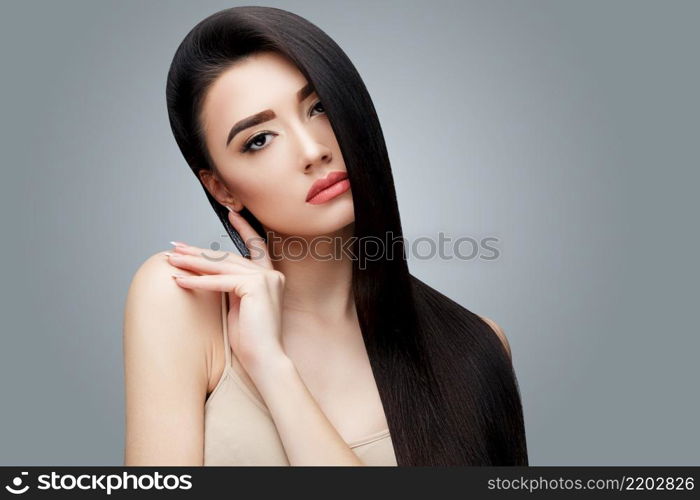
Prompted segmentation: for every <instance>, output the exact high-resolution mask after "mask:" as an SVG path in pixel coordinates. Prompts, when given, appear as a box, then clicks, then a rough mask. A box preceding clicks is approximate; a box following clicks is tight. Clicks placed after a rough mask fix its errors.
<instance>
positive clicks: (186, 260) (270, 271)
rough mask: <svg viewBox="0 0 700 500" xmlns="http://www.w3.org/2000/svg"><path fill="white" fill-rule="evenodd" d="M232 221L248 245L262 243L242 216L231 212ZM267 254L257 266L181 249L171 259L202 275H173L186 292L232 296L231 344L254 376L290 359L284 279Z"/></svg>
mask: <svg viewBox="0 0 700 500" xmlns="http://www.w3.org/2000/svg"><path fill="white" fill-rule="evenodd" d="M229 220H230V221H231V224H232V225H233V227H234V228H235V229H236V230H237V231H238V232H239V233H240V235H241V237H242V238H243V240H244V241H246V242H249V241H251V239H252V238H260V236H259V235H258V233H257V232H256V231H255V230H254V229H253V228H252V226H251V225H250V224H248V222H247V221H246V220H245V219H244V218H243V217H242V216H241V215H239V214H238V213H237V212H233V211H231V212H230V213H229ZM256 241H262V239H261V238H260V239H259V240H256ZM264 251H265V253H264V254H263V255H262V256H261V257H260V258H258V259H257V260H251V259H246V258H245V257H242V256H240V255H235V254H233V253H229V255H228V256H226V258H225V259H223V260H219V259H218V258H216V259H215V258H213V256H210V257H208V256H209V255H210V252H208V251H206V250H205V249H202V248H197V247H193V246H188V245H184V246H183V245H181V244H178V245H176V246H175V248H174V253H172V254H170V255H169V257H168V259H169V262H170V263H171V264H172V265H174V266H177V267H179V268H182V269H186V270H188V271H193V272H196V273H200V274H201V276H184V277H175V276H176V275H173V277H175V281H176V282H177V284H178V285H180V286H181V287H183V288H199V289H203V290H218V291H225V292H228V296H229V303H230V308H229V313H228V318H227V321H228V336H229V343H230V345H231V348H232V349H233V352H234V353H235V354H236V357H237V358H238V359H239V361H240V362H241V365H243V368H245V369H246V371H248V372H249V373H251V374H252V373H253V372H254V371H255V370H256V369H257V367H260V366H261V365H265V364H266V363H271V362H274V361H277V360H279V359H284V358H286V354H285V352H284V348H283V346H282V299H283V296H284V281H285V279H284V275H283V274H282V273H281V272H279V271H277V270H275V269H274V268H273V266H272V263H271V261H270V258H269V255H268V254H267V248H264ZM251 255H252V252H251ZM181 276H182V275H181Z"/></svg>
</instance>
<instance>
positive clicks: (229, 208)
mask: <svg viewBox="0 0 700 500" xmlns="http://www.w3.org/2000/svg"><path fill="white" fill-rule="evenodd" d="M224 206H225V207H226V209H227V210H228V211H229V212H233V210H231V207H229V206H228V205H224Z"/></svg>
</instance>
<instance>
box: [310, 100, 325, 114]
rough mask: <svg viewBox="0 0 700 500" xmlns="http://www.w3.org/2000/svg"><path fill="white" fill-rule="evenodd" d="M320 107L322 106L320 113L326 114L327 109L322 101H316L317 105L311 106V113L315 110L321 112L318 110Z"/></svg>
mask: <svg viewBox="0 0 700 500" xmlns="http://www.w3.org/2000/svg"><path fill="white" fill-rule="evenodd" d="M319 106H320V108H321V109H320V113H325V112H326V108H324V107H323V104H322V103H321V101H316V104H314V105H313V106H311V111H313V110H317V111H319V109H318V108H319Z"/></svg>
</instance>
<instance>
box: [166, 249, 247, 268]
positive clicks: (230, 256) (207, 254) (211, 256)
mask: <svg viewBox="0 0 700 500" xmlns="http://www.w3.org/2000/svg"><path fill="white" fill-rule="evenodd" d="M170 253H171V254H176V255H194V256H201V257H203V258H205V259H208V260H211V261H215V262H219V261H228V262H237V263H239V264H242V265H244V266H248V267H249V268H251V269H256V266H255V265H254V264H252V263H251V262H250V260H249V259H246V258H245V257H243V256H242V255H237V254H236V253H234V252H223V255H217V254H216V253H214V251H213V250H205V249H204V248H199V247H195V246H192V245H185V244H184V243H181V244H179V245H178V246H176V247H175V248H173V250H172V252H170Z"/></svg>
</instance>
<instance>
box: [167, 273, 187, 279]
mask: <svg viewBox="0 0 700 500" xmlns="http://www.w3.org/2000/svg"><path fill="white" fill-rule="evenodd" d="M171 276H172V277H173V278H175V279H177V278H187V276H185V275H184V274H171Z"/></svg>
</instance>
